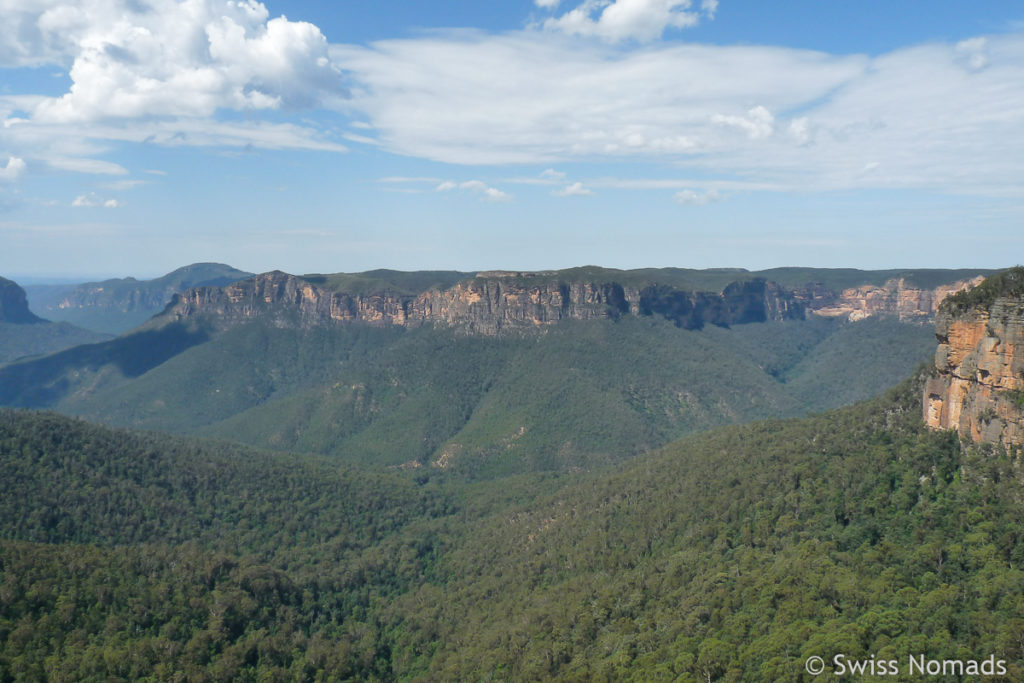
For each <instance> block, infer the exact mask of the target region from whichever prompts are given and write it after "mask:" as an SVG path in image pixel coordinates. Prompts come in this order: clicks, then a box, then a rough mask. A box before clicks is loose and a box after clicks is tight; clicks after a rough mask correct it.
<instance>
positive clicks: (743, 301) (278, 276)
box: [152, 271, 804, 335]
mask: <svg viewBox="0 0 1024 683" xmlns="http://www.w3.org/2000/svg"><path fill="white" fill-rule="evenodd" d="M624 315H632V316H640V315H646V316H654V315H656V316H660V317H664V318H666V319H668V320H671V321H672V322H674V323H675V324H676V325H678V326H680V327H685V328H688V329H696V328H700V327H702V326H703V325H705V324H713V325H731V324H742V323H748V322H764V321H766V320H784V319H789V318H802V317H803V315H804V308H803V305H802V304H801V303H800V302H799V301H797V300H796V299H795V298H794V297H793V296H792V295H791V294H790V293H789V292H786V291H785V290H783V288H781V287H779V286H778V285H776V284H774V283H770V282H766V281H764V280H763V279H754V280H749V281H745V282H737V283H733V284H731V285H729V286H727V287H726V288H725V289H724V290H723V291H722V292H717V293H716V292H696V291H688V290H682V289H678V288H674V287H670V286H660V285H645V286H635V285H634V286H630V285H622V284H619V283H617V282H613V281H609V282H585V281H578V280H575V281H573V280H562V279H559V278H558V277H557V276H555V275H551V274H542V275H535V274H530V273H507V274H502V273H482V274H481V276H478V277H475V278H471V279H467V280H463V281H461V282H458V283H456V284H455V285H454V286H452V287H448V288H443V289H442V288H439V289H430V290H427V291H425V292H420V293H418V294H406V293H400V292H396V291H393V290H389V289H383V290H381V291H375V292H369V293H365V292H346V291H333V290H331V289H329V288H325V287H321V286H318V285H315V284H313V283H311V282H309V281H307V280H304V279H303V278H300V277H296V276H294V275H289V274H287V273H283V272H281V271H274V272H270V273H264V274H262V275H257V276H256V277H253V278H249V279H247V280H241V281H239V282H236V283H233V284H230V285H227V286H224V287H197V288H194V289H190V290H187V291H186V292H184V293H182V294H179V295H176V296H175V297H174V299H173V300H172V301H171V303H170V304H169V305H168V306H167V308H166V309H165V311H164V312H163V314H161V315H160V316H158V318H156V319H154V321H153V323H152V324H157V325H159V324H164V323H166V322H168V321H188V320H191V319H195V318H197V317H200V316H201V317H202V318H203V319H204V321H206V322H207V323H208V324H210V325H212V326H213V327H214V328H217V329H227V328H230V327H233V326H235V325H238V324H240V323H242V322H245V321H246V320H251V319H255V318H260V319H262V320H264V321H266V322H269V323H270V324H272V325H275V326H278V327H296V326H297V327H313V326H317V325H327V324H333V323H346V322H362V323H368V324H372V325H402V326H405V327H416V326H420V325H447V326H452V327H460V328H463V329H465V330H467V331H469V332H472V333H476V334H484V335H496V334H499V333H501V332H502V331H511V330H517V329H519V330H522V329H534V328H539V327H542V326H545V325H550V324H553V323H556V322H558V321H561V320H591V319H595V318H617V317H619V316H624Z"/></svg>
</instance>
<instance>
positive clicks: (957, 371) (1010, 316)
mask: <svg viewBox="0 0 1024 683" xmlns="http://www.w3.org/2000/svg"><path fill="white" fill-rule="evenodd" d="M1014 270H1017V271H1020V273H1019V276H1020V277H1021V279H1022V281H1024V270H1021V269H1014ZM1009 272H1011V273H1012V272H1013V271H1009ZM986 284H987V283H986ZM965 301H970V300H968V299H965ZM951 303H953V302H951ZM935 335H936V337H937V338H938V341H939V347H938V350H937V351H936V354H935V367H936V369H937V370H938V377H936V378H934V379H932V380H930V381H928V383H927V384H926V386H925V391H924V419H925V422H926V423H927V424H928V426H929V427H932V428H934V429H956V430H957V431H958V432H960V434H961V435H962V436H964V437H966V438H969V439H971V440H973V441H987V442H992V443H1003V444H1007V445H1017V446H1021V445H1024V296H1020V295H999V294H994V295H993V296H991V297H989V298H988V300H981V301H979V302H977V303H972V304H970V305H969V306H968V307H966V308H965V307H964V306H944V307H943V308H942V310H940V312H939V315H938V316H937V318H936V321H935Z"/></svg>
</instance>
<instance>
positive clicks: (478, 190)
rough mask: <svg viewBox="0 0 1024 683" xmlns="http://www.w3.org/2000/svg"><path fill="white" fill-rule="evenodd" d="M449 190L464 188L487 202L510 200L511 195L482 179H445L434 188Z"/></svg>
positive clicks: (441, 190)
mask: <svg viewBox="0 0 1024 683" xmlns="http://www.w3.org/2000/svg"><path fill="white" fill-rule="evenodd" d="M451 190H465V191H467V192H473V193H475V194H477V195H480V198H481V199H484V200H485V201H489V202H507V201H511V200H512V195H510V194H508V193H506V192H502V191H501V190H499V189H497V188H494V187H491V186H490V185H488V184H487V183H485V182H484V181H482V180H467V181H465V182H461V183H456V182H455V181H452V180H446V181H444V182H442V183H441V184H440V185H438V186H437V188H436V191H437V192H449V191H451Z"/></svg>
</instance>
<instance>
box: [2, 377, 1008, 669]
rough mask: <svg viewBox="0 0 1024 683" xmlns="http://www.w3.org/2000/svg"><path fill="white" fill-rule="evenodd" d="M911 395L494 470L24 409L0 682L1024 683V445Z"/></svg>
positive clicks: (5, 456)
mask: <svg viewBox="0 0 1024 683" xmlns="http://www.w3.org/2000/svg"><path fill="white" fill-rule="evenodd" d="M919 394H920V392H919V386H913V385H911V384H910V383H907V384H906V385H904V386H903V387H901V389H900V390H899V391H895V392H891V393H890V394H889V395H888V396H886V397H883V398H881V399H878V400H875V401H872V402H870V403H866V404H860V405H857V406H854V407H852V408H846V409H842V410H838V411H833V412H831V413H827V414H823V415H819V416H815V417H812V418H806V419H802V420H794V421H786V422H767V423H759V424H754V425H749V426H744V427H731V428H723V429H720V430H716V431H714V432H711V433H708V434H705V435H701V436H698V437H693V438H689V439H686V440H683V441H680V442H677V443H675V444H672V445H670V446H668V447H666V448H665V449H663V450H662V451H660V452H658V453H653V454H649V455H645V456H640V457H639V458H636V459H635V460H632V461H630V462H628V463H626V464H624V465H622V466H620V467H618V468H617V469H616V470H615V471H612V472H591V473H579V474H576V475H573V476H567V475H563V476H562V477H559V478H552V477H550V476H538V475H528V476H520V477H516V478H511V479H506V480H501V481H497V482H482V483H476V484H472V483H468V482H466V481H465V480H462V479H460V478H459V477H457V476H455V475H452V474H451V473H447V474H443V475H442V474H437V473H434V474H432V475H431V478H432V480H430V481H428V480H427V478H426V475H423V474H422V473H404V472H390V473H382V474H378V475H375V476H368V475H366V473H365V472H364V471H363V470H361V469H357V468H347V469H344V470H338V469H335V468H333V466H331V465H330V464H329V463H326V462H325V461H323V460H321V459H316V458H305V457H300V456H270V455H267V454H261V453H257V452H253V451H249V450H246V449H240V448H238V449H236V448H225V450H223V451H221V450H220V449H221V448H222V446H220V445H218V444H209V443H207V444H196V443H193V442H189V441H185V440H178V439H172V440H167V441H166V442H164V437H160V436H158V435H137V434H131V433H124V432H116V433H115V432H110V431H108V430H105V429H102V428H96V427H90V426H87V425H84V424H82V423H76V422H71V421H68V420H66V419H64V418H58V417H55V416H46V415H43V416H38V415H31V414H24V413H9V412H8V413H4V414H2V425H3V427H2V429H3V432H2V434H3V439H2V440H0V449H2V451H0V455H2V462H3V463H4V467H5V468H8V469H6V470H5V471H4V472H3V475H4V476H2V477H0V486H3V487H4V490H3V496H2V500H3V501H4V506H5V507H4V513H3V517H2V518H0V519H2V526H0V528H2V530H3V535H4V537H5V538H7V539H9V540H6V541H3V542H2V545H0V680H15V679H17V678H38V677H42V676H43V675H44V672H45V675H47V676H49V677H51V678H66V679H76V680H88V679H103V680H107V679H108V678H113V679H121V680H129V679H138V678H142V677H146V676H152V677H156V678H170V677H171V676H172V674H181V673H184V675H185V676H186V677H187V678H188V679H189V680H224V679H237V680H296V679H298V680H329V679H336V678H353V679H358V680H481V679H491V680H549V679H557V680H580V681H584V680H586V681H590V680H608V681H619V680H644V681H649V680H683V681H697V680H701V681H705V680H712V681H716V680H722V681H736V680H778V681H787V680H791V681H797V680H806V678H805V674H804V673H803V661H804V660H805V659H806V657H808V656H811V655H818V656H823V657H825V658H829V657H830V656H832V655H833V654H837V653H843V654H846V655H848V656H849V657H858V658H868V657H870V655H876V656H878V657H879V658H882V657H884V658H894V659H898V660H902V662H901V663H902V666H903V670H904V674H906V665H905V662H906V657H907V656H908V655H910V654H914V655H925V656H927V657H929V658H938V659H943V658H946V659H955V658H960V659H971V658H974V659H982V658H984V657H987V656H989V655H990V654H991V655H996V656H997V658H1000V659H1005V660H1007V667H1008V675H1007V676H1006V677H1005V678H1004V680H1020V679H1021V677H1022V676H1024V670H1022V668H1021V662H1022V661H1024V644H1022V642H1021V638H1020V633H1021V632H1022V629H1024V575H1022V573H1021V571H1020V569H1019V567H1020V564H1021V562H1022V560H1024V523H1022V522H1024V504H1022V503H1021V500H1020V495H1019V491H1020V478H1019V474H1018V472H1017V465H1016V464H1017V461H1018V458H1019V455H1013V456H1012V457H1011V456H1010V455H1009V454H1006V453H1001V452H997V451H992V450H987V451H986V450H978V449H975V448H973V447H972V449H969V450H967V451H962V450H961V446H960V444H959V442H958V441H957V440H956V439H955V437H954V436H952V435H951V434H947V433H939V432H931V431H927V430H925V429H923V427H922V425H921V424H920V417H919V416H920V408H919V405H918V397H919ZM119 444H127V446H119ZM15 449H17V450H15ZM147 449H148V450H147ZM175 469H177V470H181V472H174V471H173V470H175ZM313 475H315V476H313ZM50 482H53V483H52V484H51V483H50ZM76 482H81V483H76ZM51 486H52V487H53V488H59V487H65V488H66V489H67V490H68V495H66V496H59V495H57V496H49V497H47V496H45V495H44V496H43V497H39V496H38V495H33V493H32V492H33V491H39V490H43V489H46V488H48V487H51ZM121 508H123V509H124V510H125V511H126V512H123V513H122V512H120V511H119V510H120V509H121ZM151 508H154V509H152V510H151ZM69 510H74V512H73V514H71V516H72V517H74V518H75V519H76V520H81V522H79V523H77V525H69V522H65V521H63V520H64V519H65V517H64V515H63V513H62V511H65V512H66V511H69ZM48 511H56V514H48ZM107 516H110V517H111V518H112V521H111V522H110V523H107V522H105V521H104V519H105V517H107ZM133 520H138V521H134V522H133ZM44 538H45V539H49V540H50V541H53V542H54V543H33V542H30V541H29V539H44ZM69 540H74V541H75V542H76V544H70V543H67V542H64V541H69ZM891 680H913V678H912V677H910V676H907V675H903V676H898V677H892V678H891ZM938 680H941V679H938ZM994 680H998V679H994Z"/></svg>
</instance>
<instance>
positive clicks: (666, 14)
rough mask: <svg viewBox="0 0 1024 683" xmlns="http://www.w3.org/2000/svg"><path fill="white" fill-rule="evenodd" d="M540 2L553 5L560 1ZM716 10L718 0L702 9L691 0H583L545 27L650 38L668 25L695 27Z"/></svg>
mask: <svg viewBox="0 0 1024 683" xmlns="http://www.w3.org/2000/svg"><path fill="white" fill-rule="evenodd" d="M537 4H538V5H540V6H542V7H552V8H553V7H554V6H556V5H557V2H555V3H550V2H546V1H545V4H541V3H540V2H538V3H537ZM717 9H718V2H717V0H705V1H704V2H703V3H702V5H701V7H700V9H694V8H693V2H692V0H584V2H583V3H582V4H580V5H578V6H577V7H576V8H575V9H572V10H569V11H568V12H566V13H565V14H563V15H562V16H560V17H551V18H549V19H548V20H546V21H545V22H544V28H546V29H549V30H555V31H561V32H564V33H568V34H570V35H580V36H594V37H597V38H601V39H603V40H607V41H609V42H620V41H623V40H629V39H632V40H640V41H650V40H655V39H657V38H660V37H661V35H662V34H663V33H664V32H665V30H666V29H668V28H689V27H691V26H696V25H697V24H698V23H700V19H701V15H702V14H703V15H704V16H706V17H707V18H709V19H711V18H714V15H715V11H716V10H717Z"/></svg>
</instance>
